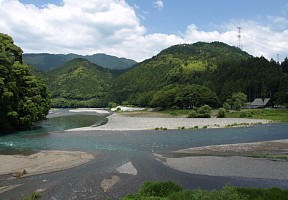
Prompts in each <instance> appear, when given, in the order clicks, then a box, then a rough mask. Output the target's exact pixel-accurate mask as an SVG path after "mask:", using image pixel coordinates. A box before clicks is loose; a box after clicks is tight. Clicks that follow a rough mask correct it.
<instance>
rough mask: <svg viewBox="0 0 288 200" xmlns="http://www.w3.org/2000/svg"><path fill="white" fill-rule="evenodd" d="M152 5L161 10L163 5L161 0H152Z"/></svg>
mask: <svg viewBox="0 0 288 200" xmlns="http://www.w3.org/2000/svg"><path fill="white" fill-rule="evenodd" d="M153 5H154V7H155V8H157V9H159V10H161V9H162V8H163V7H164V2H163V0H155V1H154V2H153Z"/></svg>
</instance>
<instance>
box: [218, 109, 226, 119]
mask: <svg viewBox="0 0 288 200" xmlns="http://www.w3.org/2000/svg"><path fill="white" fill-rule="evenodd" d="M225 117H226V110H225V108H219V111H218V115H217V118H225Z"/></svg>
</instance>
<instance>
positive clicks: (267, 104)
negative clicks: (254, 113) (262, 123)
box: [249, 98, 274, 108]
mask: <svg viewBox="0 0 288 200" xmlns="http://www.w3.org/2000/svg"><path fill="white" fill-rule="evenodd" d="M249 107H250V108H273V107H274V102H273V101H272V99H271V98H264V99H262V98H256V99H255V100H254V101H253V102H252V103H251V104H250V105H249Z"/></svg>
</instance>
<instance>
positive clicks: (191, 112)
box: [187, 110, 197, 118]
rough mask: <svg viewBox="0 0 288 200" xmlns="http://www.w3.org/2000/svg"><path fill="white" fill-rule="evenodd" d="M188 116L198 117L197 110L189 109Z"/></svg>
mask: <svg viewBox="0 0 288 200" xmlns="http://www.w3.org/2000/svg"><path fill="white" fill-rule="evenodd" d="M187 117H188V118H196V117H197V113H196V111H195V110H191V111H189V113H188V116H187Z"/></svg>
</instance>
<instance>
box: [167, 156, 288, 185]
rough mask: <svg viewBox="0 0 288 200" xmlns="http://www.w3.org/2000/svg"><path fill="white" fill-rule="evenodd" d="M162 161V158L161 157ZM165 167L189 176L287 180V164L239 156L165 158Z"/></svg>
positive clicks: (285, 162)
mask: <svg viewBox="0 0 288 200" xmlns="http://www.w3.org/2000/svg"><path fill="white" fill-rule="evenodd" d="M162 159H163V157H162ZM163 163H164V164H165V165H166V166H168V167H170V168H172V169H176V170H179V171H182V172H186V173H191V174H202V175H209V176H232V177H233V176H239V177H248V178H262V179H278V180H288V162H287V161H284V160H282V161H280V160H278V161H272V160H269V159H264V158H250V157H241V156H231V157H220V156H193V157H183V158H165V162H163Z"/></svg>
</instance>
